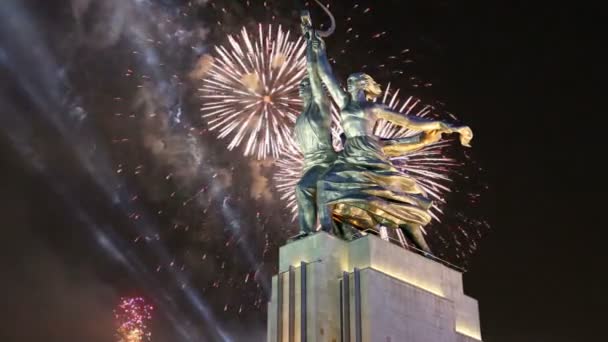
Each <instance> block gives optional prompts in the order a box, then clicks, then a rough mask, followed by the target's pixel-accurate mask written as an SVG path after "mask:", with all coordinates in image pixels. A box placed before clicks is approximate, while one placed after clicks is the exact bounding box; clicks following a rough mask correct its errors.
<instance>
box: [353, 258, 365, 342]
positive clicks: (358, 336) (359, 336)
mask: <svg viewBox="0 0 608 342" xmlns="http://www.w3.org/2000/svg"><path fill="white" fill-rule="evenodd" d="M354 273H355V274H354V275H355V342H362V341H363V331H362V327H361V273H360V271H359V269H358V268H356V267H355V272H354Z"/></svg>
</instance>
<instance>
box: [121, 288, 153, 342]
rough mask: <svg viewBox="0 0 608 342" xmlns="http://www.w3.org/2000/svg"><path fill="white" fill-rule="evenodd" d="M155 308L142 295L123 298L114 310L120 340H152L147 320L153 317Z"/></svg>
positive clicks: (125, 341)
mask: <svg viewBox="0 0 608 342" xmlns="http://www.w3.org/2000/svg"><path fill="white" fill-rule="evenodd" d="M153 309H154V308H153V307H152V306H151V305H149V304H147V303H146V301H145V300H144V299H143V298H142V297H128V298H122V299H121V301H120V304H119V305H118V307H117V308H116V310H114V317H115V318H116V323H117V325H118V328H117V331H116V335H117V338H118V342H141V341H150V337H151V336H152V334H151V333H150V331H149V330H148V326H147V322H149V321H150V320H151V319H152V310H153Z"/></svg>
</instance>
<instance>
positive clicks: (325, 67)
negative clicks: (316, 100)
mask: <svg viewBox="0 0 608 342" xmlns="http://www.w3.org/2000/svg"><path fill="white" fill-rule="evenodd" d="M313 39H315V40H317V42H316V43H315V44H316V45H317V48H315V50H317V53H316V55H317V72H318V73H319V77H320V78H321V80H322V81H323V83H325V85H326V86H327V90H329V93H330V94H331V97H332V98H333V99H334V101H336V104H337V105H338V106H339V107H340V109H342V108H344V107H346V105H347V103H348V94H347V93H346V92H345V91H344V90H342V88H341V87H340V83H338V81H337V80H336V77H335V76H334V73H333V71H332V69H331V65H329V60H328V59H327V53H326V52H325V44H324V43H323V41H322V40H321V38H319V37H315V38H313Z"/></svg>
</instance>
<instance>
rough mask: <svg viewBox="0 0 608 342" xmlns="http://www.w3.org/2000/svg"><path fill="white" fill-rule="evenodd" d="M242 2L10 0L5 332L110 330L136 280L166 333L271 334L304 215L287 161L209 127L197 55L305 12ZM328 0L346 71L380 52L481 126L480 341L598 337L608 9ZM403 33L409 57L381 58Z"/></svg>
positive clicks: (105, 336) (4, 142)
mask: <svg viewBox="0 0 608 342" xmlns="http://www.w3.org/2000/svg"><path fill="white" fill-rule="evenodd" d="M42 3H44V4H42ZM244 3H245V1H236V0H235V1H229V0H224V1H219V0H217V1H211V0H209V1H204V0H198V1H190V2H188V1H178V0H155V1H151V0H148V1H146V0H141V1H139V0H72V1H67V0H62V1H59V0H58V1H45V2H42V1H34V0H31V1H29V0H28V1H19V0H5V1H3V2H2V5H1V6H0V77H1V80H2V83H1V84H0V172H1V176H0V189H1V190H0V191H1V193H2V196H0V201H1V202H0V214H1V216H0V217H2V221H0V222H1V226H2V237H3V242H4V243H3V244H2V245H3V249H2V253H1V254H0V255H2V261H3V267H2V280H1V282H0V284H1V285H0V289H2V292H1V293H2V294H3V297H4V301H3V302H2V317H1V320H2V323H1V325H0V327H1V328H0V340H1V341H52V342H55V341H57V342H59V341H62V342H63V341H92V342H96V341H100V342H101V341H114V340H116V339H115V337H114V332H115V325H114V321H113V313H112V310H113V309H114V308H115V306H116V305H117V303H118V301H119V299H120V297H122V296H143V297H145V298H147V300H148V301H149V302H150V303H151V304H153V305H154V306H155V312H154V319H153V321H152V323H151V325H150V328H151V331H152V334H153V335H152V341H215V340H218V341H220V340H223V339H226V338H227V337H229V338H231V339H233V340H236V341H263V340H264V339H265V327H266V324H265V320H266V311H265V305H266V301H267V293H268V290H269V280H270V277H271V275H272V274H273V273H274V272H275V271H276V267H277V249H278V246H280V245H282V244H283V243H284V241H285V240H286V238H288V237H289V236H291V235H293V234H294V233H295V231H296V228H295V225H294V223H293V222H292V221H291V215H290V213H289V212H287V211H286V210H284V209H283V206H282V203H281V201H280V200H279V199H278V198H277V195H276V194H275V193H274V192H273V188H272V174H273V167H272V164H271V163H269V162H256V161H255V160H253V159H251V158H245V157H242V156H241V152H240V151H239V150H238V149H236V150H234V151H228V150H226V148H225V146H226V141H223V140H217V139H216V138H215V135H214V134H212V133H210V132H208V130H207V129H206V125H205V122H204V121H203V120H202V119H201V118H200V115H199V113H200V112H199V110H198V109H199V107H200V99H199V98H198V97H197V91H196V89H197V87H198V83H197V82H198V81H197V80H195V79H193V78H192V77H190V76H191V75H192V73H193V69H194V68H195V65H196V61H197V59H198V58H199V57H200V56H202V55H204V54H206V53H209V52H210V51H211V47H212V46H213V45H214V44H218V43H221V42H222V40H223V39H225V35H226V33H227V32H231V33H235V32H238V30H239V29H240V27H241V26H244V25H245V26H247V25H253V24H255V23H256V22H276V23H281V24H283V25H284V26H285V27H287V28H291V29H297V24H298V12H299V8H300V7H299V6H301V2H300V1H268V2H267V7H264V5H263V1H254V0H251V3H252V5H251V6H249V7H247V6H246V5H245V4H244ZM330 3H331V4H332V6H331V9H332V11H334V13H335V15H336V19H337V23H338V30H337V32H336V34H335V35H334V36H333V37H330V38H328V39H327V45H328V54H329V55H330V56H332V57H335V58H336V66H335V68H336V72H337V73H338V74H339V76H340V77H341V78H344V77H346V75H347V74H348V73H350V72H353V71H359V70H360V69H361V68H365V71H366V72H368V73H369V74H371V75H373V76H374V77H376V78H377V80H378V81H379V82H380V83H383V84H385V83H386V82H389V81H391V82H394V83H396V84H397V85H398V86H399V87H401V88H402V90H403V91H407V92H409V93H411V94H412V95H416V96H419V97H421V98H423V99H425V100H428V101H429V102H434V103H437V102H441V103H444V104H445V108H446V110H449V111H450V112H451V113H455V114H456V115H457V117H458V119H459V120H460V121H462V122H464V123H466V124H468V125H470V126H471V127H472V129H473V130H474V132H475V138H474V140H473V146H474V147H473V149H472V150H471V152H470V157H471V160H472V161H471V162H470V163H474V165H475V167H474V168H473V167H472V168H471V169H474V172H473V171H471V172H473V173H471V174H470V176H471V177H472V179H469V180H468V182H464V181H463V182H461V183H458V184H459V186H461V187H462V189H461V192H464V193H466V192H468V191H477V189H478V188H483V189H484V192H483V195H482V196H481V197H480V199H481V203H478V204H477V205H476V206H475V207H470V208H469V207H467V204H466V203H461V202H459V201H458V200H457V199H455V200H454V201H453V203H454V204H453V207H449V206H448V208H447V209H446V210H447V211H448V213H447V214H446V215H448V216H449V215H450V213H452V214H453V213H455V212H464V213H465V214H467V215H469V216H470V217H475V220H478V221H479V220H482V221H487V222H488V223H489V226H490V228H489V229H486V230H484V231H483V236H482V238H481V239H478V240H476V243H477V246H478V248H477V249H476V251H475V252H474V253H473V254H472V255H471V256H469V257H468V258H467V260H466V265H467V267H468V272H467V273H466V274H465V292H466V293H467V294H468V295H470V296H472V297H474V298H476V299H478V301H479V303H480V314H481V323H482V336H483V338H484V341H487V342H506V341H518V342H519V341H521V342H527V341H556V342H560V341H584V340H597V339H598V336H601V335H599V333H598V332H599V331H600V328H601V325H600V324H601V323H602V322H603V321H604V320H603V319H602V316H603V311H604V308H605V304H604V302H605V297H606V296H605V293H604V292H605V288H606V284H605V280H604V279H603V278H605V276H604V274H603V273H605V272H604V270H605V269H606V266H605V264H604V263H603V261H604V260H605V259H606V258H605V253H604V250H605V247H604V246H602V245H603V241H605V240H603V239H602V236H601V234H603V233H604V231H603V230H604V229H605V228H606V224H605V220H602V219H600V218H599V214H600V213H602V211H601V210H602V209H603V208H599V207H600V204H602V203H605V199H604V194H605V192H600V189H599V188H600V185H599V184H601V183H602V178H600V176H603V175H604V174H605V172H604V171H603V167H602V166H601V165H600V164H599V162H598V160H602V159H603V157H604V156H605V151H604V150H603V148H604V145H605V142H604V141H603V139H602V138H603V135H604V132H603V131H604V130H603V128H602V126H601V122H600V121H598V120H600V118H601V117H602V116H603V114H604V113H605V110H604V108H605V106H604V105H602V106H600V105H597V106H596V105H595V103H594V100H595V99H597V98H599V89H600V88H599V85H600V84H603V83H604V82H602V81H603V80H600V76H599V68H596V67H595V66H594V65H593V61H594V59H595V58H596V57H597V51H599V49H600V46H599V45H601V43H602V42H603V41H604V40H605V39H596V38H595V37H593V36H592V35H591V34H589V32H593V31H594V30H593V27H592V26H595V25H596V23H597V22H598V21H599V18H595V19H594V18H592V17H593V16H587V15H583V13H593V12H596V13H597V12H599V9H595V10H594V9H593V8H587V9H586V10H585V11H582V9H578V8H575V6H573V5H572V4H570V5H569V6H565V5H564V6H559V5H557V3H549V4H541V3H537V4H535V5H531V4H529V3H528V2H515V1H493V2H491V1H469V2H466V4H462V3H460V2H455V1H451V2H450V1H397V0H391V1H388V0H387V1H356V2H353V1H331V2H330ZM355 4H359V7H357V8H354V5H355ZM380 4H381V5H380ZM365 8H370V10H369V11H368V12H366V13H363V11H364V9H365ZM222 9H225V12H224V11H223V10H222ZM349 16H350V17H352V20H353V26H354V27H355V29H356V30H357V31H359V32H360V33H361V36H366V37H371V36H373V35H374V34H377V33H382V32H386V33H384V34H382V35H381V36H380V37H379V38H377V39H367V40H363V39H362V43H360V44H350V45H348V44H347V43H345V39H346V38H345V37H346V33H345V26H348V25H347V23H346V18H347V17H349ZM273 17H274V18H273ZM320 17H321V13H320V12H319V11H317V9H315V10H314V11H313V19H314V18H320ZM314 20H316V19H314ZM218 23H221V25H219V24H218ZM253 27H255V26H253ZM405 48H407V49H409V52H408V55H407V56H406V57H403V58H400V60H403V59H410V61H408V63H405V64H403V63H400V64H397V63H396V62H390V61H388V62H387V59H386V57H387V56H390V55H392V54H395V53H400V52H401V51H403V50H404V49H405ZM343 49H344V50H345V53H343V54H342V53H341V50H343ZM370 49H371V50H374V51H375V52H373V53H371V54H370V53H369V50H370ZM378 51H379V52H378ZM385 62H386V64H384V63H385ZM391 63H393V64H391ZM383 64H384V65H383ZM381 65H382V66H381ZM364 66H365V67H364ZM396 70H401V71H403V74H398V75H397V76H395V72H394V71H396ZM425 85H426V86H425ZM431 85H432V86H431ZM152 112H154V113H158V116H155V117H153V118H146V116H145V114H146V113H147V114H149V113H152ZM142 113H143V114H142ZM159 144H160V145H159ZM602 185H603V184H602ZM486 186H487V190H485V188H486ZM467 187H471V188H467ZM473 188H474V190H473ZM203 189H204V190H203ZM448 223H449V222H448ZM448 223H446V224H448ZM600 231H601V232H600ZM604 235H605V234H604ZM431 243H433V242H432V241H431ZM445 253H448V254H446V255H448V256H447V257H449V251H445ZM463 262H464V261H463Z"/></svg>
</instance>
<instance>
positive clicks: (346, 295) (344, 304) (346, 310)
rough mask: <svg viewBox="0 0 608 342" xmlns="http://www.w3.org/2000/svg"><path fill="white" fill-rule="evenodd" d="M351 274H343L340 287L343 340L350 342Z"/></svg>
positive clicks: (343, 341)
mask: <svg viewBox="0 0 608 342" xmlns="http://www.w3.org/2000/svg"><path fill="white" fill-rule="evenodd" d="M349 278H350V275H349V274H348V272H344V273H343V274H342V282H341V288H340V304H341V307H340V318H341V323H342V326H341V328H342V342H350V281H349Z"/></svg>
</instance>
